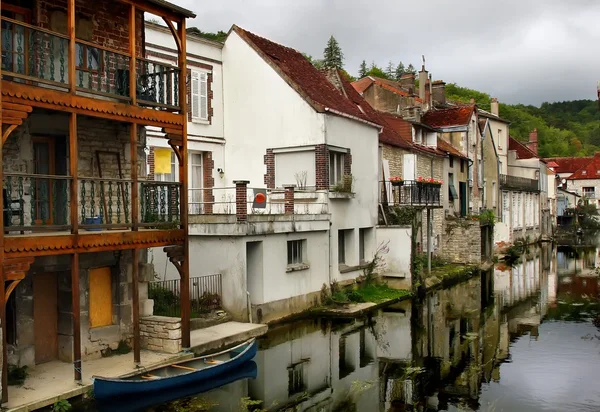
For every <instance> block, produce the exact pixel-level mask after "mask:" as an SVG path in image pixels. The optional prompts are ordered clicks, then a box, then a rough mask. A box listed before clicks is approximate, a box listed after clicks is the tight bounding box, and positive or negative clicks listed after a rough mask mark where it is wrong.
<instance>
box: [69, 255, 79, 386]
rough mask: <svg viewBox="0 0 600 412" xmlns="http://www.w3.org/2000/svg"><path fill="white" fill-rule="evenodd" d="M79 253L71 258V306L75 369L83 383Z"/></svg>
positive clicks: (77, 376)
mask: <svg viewBox="0 0 600 412" xmlns="http://www.w3.org/2000/svg"><path fill="white" fill-rule="evenodd" d="M79 300H80V297H79V253H74V254H73V255H72V257H71V305H72V309H73V369H74V374H75V381H77V382H80V383H81V308H80V306H79Z"/></svg>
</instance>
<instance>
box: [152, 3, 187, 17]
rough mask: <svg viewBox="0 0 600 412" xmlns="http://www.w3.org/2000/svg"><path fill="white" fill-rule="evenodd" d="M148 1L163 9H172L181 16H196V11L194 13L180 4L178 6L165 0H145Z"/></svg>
mask: <svg viewBox="0 0 600 412" xmlns="http://www.w3.org/2000/svg"><path fill="white" fill-rule="evenodd" d="M146 1H147V2H148V3H151V4H154V5H156V6H159V7H162V8H164V9H167V10H170V11H173V12H175V13H177V14H181V15H182V16H184V17H186V18H189V19H193V18H195V17H196V13H194V12H193V11H191V10H188V9H185V8H183V7H181V6H178V5H176V4H173V3H170V2H168V1H165V0H146Z"/></svg>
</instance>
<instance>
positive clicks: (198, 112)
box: [190, 70, 209, 123]
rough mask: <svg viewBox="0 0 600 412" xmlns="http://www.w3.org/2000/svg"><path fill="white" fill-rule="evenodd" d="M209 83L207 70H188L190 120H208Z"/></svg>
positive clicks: (203, 121)
mask: <svg viewBox="0 0 600 412" xmlns="http://www.w3.org/2000/svg"><path fill="white" fill-rule="evenodd" d="M208 106H209V84H208V72H206V71H202V70H191V72H190V110H191V115H192V122H198V123H206V122H208V121H209V115H208Z"/></svg>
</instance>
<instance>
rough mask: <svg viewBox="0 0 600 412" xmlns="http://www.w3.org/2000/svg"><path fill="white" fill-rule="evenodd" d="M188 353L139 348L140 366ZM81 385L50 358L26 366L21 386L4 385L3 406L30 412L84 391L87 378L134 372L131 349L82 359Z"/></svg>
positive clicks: (88, 386)
mask: <svg viewBox="0 0 600 412" xmlns="http://www.w3.org/2000/svg"><path fill="white" fill-rule="evenodd" d="M182 356H183V357H191V355H190V354H181V355H173V354H169V353H157V352H150V351H145V350H143V351H141V361H142V366H144V367H146V368H150V367H152V366H157V365H161V364H167V363H171V362H173V361H175V360H179V359H181V358H182ZM81 370H82V372H83V384H82V385H77V384H76V383H75V381H74V380H73V365H72V364H71V363H66V362H60V361H52V362H48V363H44V364H41V365H37V366H36V367H35V368H28V369H27V372H28V376H27V380H25V384H24V385H23V386H21V387H17V386H9V387H8V403H7V404H6V405H3V406H4V407H5V408H8V410H9V411H19V412H21V411H33V410H36V409H38V408H42V407H44V406H48V405H53V404H54V403H55V402H56V401H58V400H60V399H68V398H72V397H74V396H78V395H81V394H85V393H87V392H88V391H89V390H90V389H91V388H92V381H91V378H92V376H94V375H97V376H109V377H116V376H121V375H125V374H128V373H131V372H133V371H135V367H134V364H133V352H131V353H129V354H127V355H117V356H110V357H108V358H101V359H95V360H89V361H84V362H83V366H82V368H81Z"/></svg>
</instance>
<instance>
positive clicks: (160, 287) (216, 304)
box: [148, 274, 221, 318]
mask: <svg viewBox="0 0 600 412" xmlns="http://www.w3.org/2000/svg"><path fill="white" fill-rule="evenodd" d="M180 288H181V284H180V280H179V279H175V280H163V281H158V282H150V283H149V284H148V297H149V298H150V299H153V300H154V315H157V316H172V317H179V316H181V293H180V291H181V289H180ZM190 306H191V307H190V310H191V315H192V317H193V318H195V317H199V315H201V314H203V313H207V312H210V311H213V310H218V309H221V275H220V274H214V275H208V276H200V277H192V278H190Z"/></svg>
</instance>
